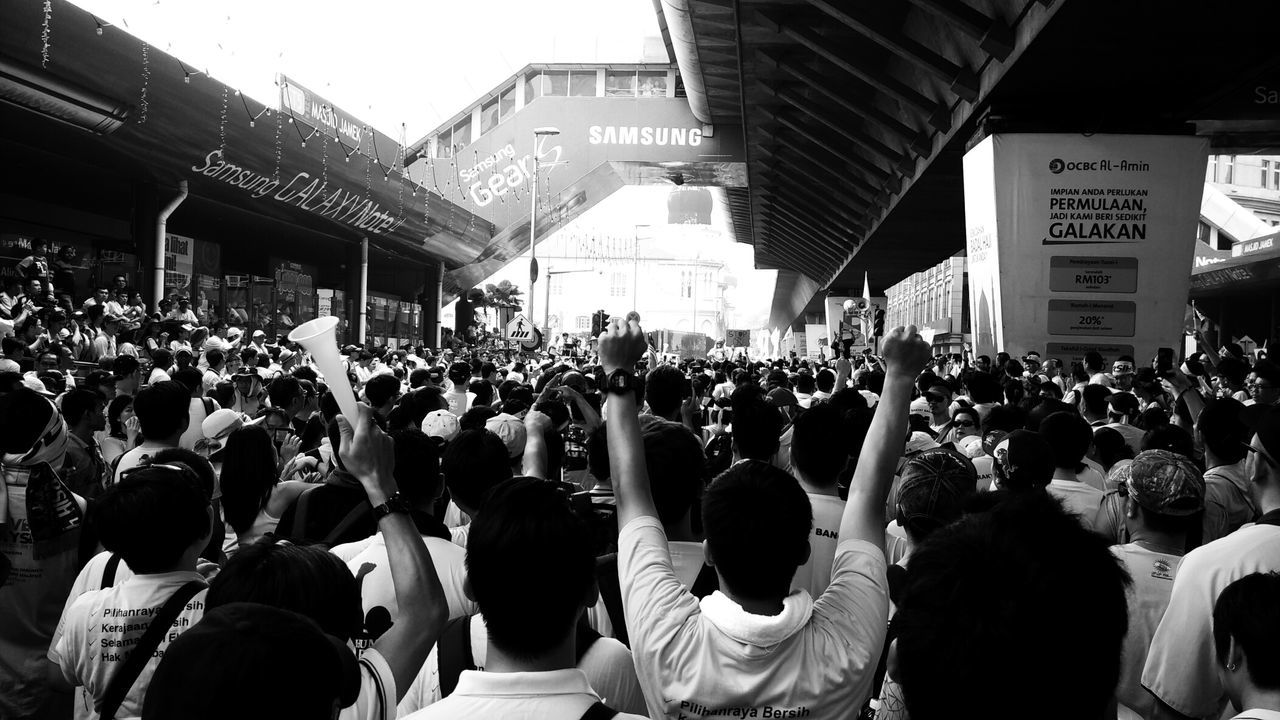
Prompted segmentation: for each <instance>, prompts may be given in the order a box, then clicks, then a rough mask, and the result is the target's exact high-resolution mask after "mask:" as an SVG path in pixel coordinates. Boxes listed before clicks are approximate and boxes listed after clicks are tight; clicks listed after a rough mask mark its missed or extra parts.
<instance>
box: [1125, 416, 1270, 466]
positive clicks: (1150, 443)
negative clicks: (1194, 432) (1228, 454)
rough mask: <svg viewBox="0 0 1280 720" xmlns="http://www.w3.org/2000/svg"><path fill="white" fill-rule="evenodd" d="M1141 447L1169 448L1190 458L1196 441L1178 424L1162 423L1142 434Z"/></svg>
mask: <svg viewBox="0 0 1280 720" xmlns="http://www.w3.org/2000/svg"><path fill="white" fill-rule="evenodd" d="M1250 437H1252V435H1250ZM1139 447H1140V448H1141V449H1142V450H1168V451H1169V452H1171V453H1177V454H1179V455H1181V456H1182V457H1184V458H1187V459H1188V460H1194V459H1195V457H1194V456H1195V441H1194V440H1193V439H1192V437H1191V433H1189V432H1187V431H1186V430H1183V429H1182V428H1180V427H1178V426H1177V425H1161V426H1160V427H1157V428H1152V429H1150V430H1148V431H1147V433H1146V434H1145V435H1143V436H1142V443H1141V444H1140V446H1139ZM1246 452H1248V451H1246Z"/></svg>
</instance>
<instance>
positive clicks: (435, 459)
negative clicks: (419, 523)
mask: <svg viewBox="0 0 1280 720" xmlns="http://www.w3.org/2000/svg"><path fill="white" fill-rule="evenodd" d="M391 438H392V439H393V440H394V441H395V451H396V467H395V470H394V471H393V474H394V475H395V478H396V485H397V486H398V487H399V488H400V492H401V494H403V495H404V498H405V500H408V501H409V504H410V505H412V506H414V507H419V508H421V507H429V506H430V505H431V504H432V503H434V502H435V501H436V499H437V498H439V497H440V495H441V494H442V493H443V492H444V483H443V482H442V481H441V479H440V446H439V444H438V443H437V442H436V441H435V439H433V438H431V437H429V436H428V435H427V434H426V433H424V432H422V430H420V429H418V428H409V429H407V430H400V431H398V432H395V433H392V434H391Z"/></svg>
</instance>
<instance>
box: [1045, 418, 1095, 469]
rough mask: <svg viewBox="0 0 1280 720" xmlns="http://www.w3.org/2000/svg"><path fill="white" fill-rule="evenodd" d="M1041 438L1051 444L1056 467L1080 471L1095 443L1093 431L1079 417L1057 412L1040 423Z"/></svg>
mask: <svg viewBox="0 0 1280 720" xmlns="http://www.w3.org/2000/svg"><path fill="white" fill-rule="evenodd" d="M1040 437H1042V438H1044V441H1045V442H1046V443H1048V444H1049V450H1050V452H1051V454H1052V455H1053V466H1054V467H1056V468H1069V469H1071V470H1072V471H1078V470H1079V468H1080V461H1081V460H1082V459H1083V458H1084V456H1085V453H1087V452H1089V444H1090V443H1092V442H1093V430H1092V429H1090V427H1089V423H1087V422H1085V420H1084V418H1082V417H1080V416H1079V415H1073V414H1072V413H1066V412H1056V413H1053V414H1052V415H1050V416H1049V417H1047V418H1045V419H1044V421H1043V422H1041V423H1040Z"/></svg>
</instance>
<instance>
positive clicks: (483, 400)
mask: <svg viewBox="0 0 1280 720" xmlns="http://www.w3.org/2000/svg"><path fill="white" fill-rule="evenodd" d="M467 392H469V393H472V394H474V395H475V396H476V399H475V405H476V406H477V407H478V406H480V405H492V404H493V384H492V383H490V382H489V381H487V380H472V381H471V382H470V383H468V384H467Z"/></svg>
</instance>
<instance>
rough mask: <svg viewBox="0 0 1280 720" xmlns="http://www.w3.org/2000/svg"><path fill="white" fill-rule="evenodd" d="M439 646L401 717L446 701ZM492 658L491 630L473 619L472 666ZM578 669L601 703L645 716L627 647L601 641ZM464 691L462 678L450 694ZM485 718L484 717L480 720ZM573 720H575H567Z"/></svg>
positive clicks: (411, 689)
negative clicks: (438, 651)
mask: <svg viewBox="0 0 1280 720" xmlns="http://www.w3.org/2000/svg"><path fill="white" fill-rule="evenodd" d="M438 649H439V646H438V645H437V646H436V647H433V648H431V654H430V655H428V656H427V661H426V662H425V663H423V665H422V670H421V671H419V672H418V676H417V677H416V678H414V680H413V684H412V685H410V686H409V689H408V690H407V691H406V692H405V694H404V697H403V698H401V699H400V705H399V707H398V708H397V711H398V712H399V714H400V717H404V716H405V715H407V714H409V713H411V712H416V711H418V710H421V709H422V708H425V707H428V706H430V705H433V704H435V703H438V702H440V701H441V700H443V699H444V698H442V697H441V696H440V663H439V657H438V656H437V650H438ZM488 658H489V629H488V627H486V626H485V624H484V616H482V615H476V616H475V617H474V618H472V619H471V664H472V665H475V666H476V667H477V668H479V669H480V670H484V667H485V663H486V661H487V660H488ZM578 669H579V670H581V671H582V673H583V674H584V675H586V678H587V684H588V685H590V686H591V689H592V690H594V691H595V692H596V693H597V694H598V695H599V696H600V700H601V701H602V702H604V703H605V704H606V705H608V706H609V707H611V708H613V709H614V710H617V711H619V712H633V713H643V712H644V711H645V709H644V694H643V693H641V692H640V681H639V680H637V679H636V669H635V666H634V665H633V664H632V662H631V651H630V650H628V649H627V646H626V645H623V644H622V643H620V642H618V641H617V640H614V639H613V638H607V637H602V638H600V639H599V640H596V641H595V642H594V643H592V644H591V648H590V649H588V650H587V652H586V653H585V654H584V655H583V656H582V660H581V661H580V662H579V663H578ZM461 688H462V683H461V677H459V682H458V687H457V688H455V689H454V692H453V693H451V694H450V697H452V696H453V695H454V694H456V693H457V691H458V690H459V689H461ZM478 717H483V716H478ZM567 717H569V718H570V720H574V718H576V716H572V715H570V716H567Z"/></svg>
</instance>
